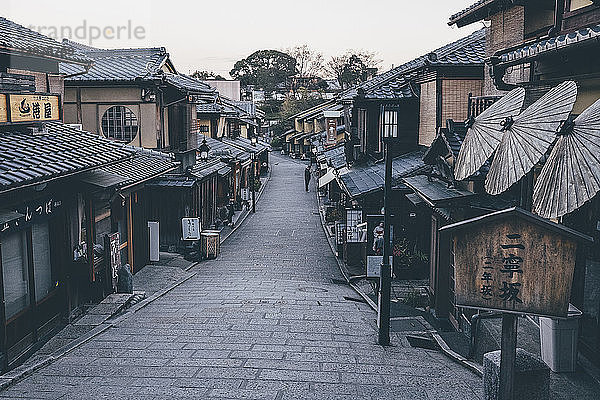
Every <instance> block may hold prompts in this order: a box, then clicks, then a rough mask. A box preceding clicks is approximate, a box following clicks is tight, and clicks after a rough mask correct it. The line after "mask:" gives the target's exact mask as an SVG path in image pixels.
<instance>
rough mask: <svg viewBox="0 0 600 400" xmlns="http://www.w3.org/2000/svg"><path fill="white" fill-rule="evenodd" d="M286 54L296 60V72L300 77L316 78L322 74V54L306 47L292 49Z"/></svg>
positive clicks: (304, 45)
mask: <svg viewBox="0 0 600 400" xmlns="http://www.w3.org/2000/svg"><path fill="white" fill-rule="evenodd" d="M286 53H288V54H289V55H290V56H292V57H294V58H295V59H296V70H297V71H298V75H299V76H300V77H316V76H320V75H321V74H322V73H323V61H324V59H323V54H321V53H319V52H318V51H316V50H313V49H311V48H310V47H308V45H306V44H303V45H301V46H296V47H292V48H291V49H288V50H287V51H286Z"/></svg>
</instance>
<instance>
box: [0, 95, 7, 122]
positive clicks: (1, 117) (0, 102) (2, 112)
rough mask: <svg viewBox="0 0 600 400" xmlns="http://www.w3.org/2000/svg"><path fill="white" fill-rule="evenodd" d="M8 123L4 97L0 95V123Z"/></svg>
mask: <svg viewBox="0 0 600 400" xmlns="http://www.w3.org/2000/svg"><path fill="white" fill-rule="evenodd" d="M4 122H8V112H7V111H6V95H4V94H0V123H4Z"/></svg>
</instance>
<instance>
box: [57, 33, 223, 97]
mask: <svg viewBox="0 0 600 400" xmlns="http://www.w3.org/2000/svg"><path fill="white" fill-rule="evenodd" d="M64 43H65V44H66V45H68V46H70V47H71V48H72V49H74V51H76V52H77V53H78V54H82V55H85V56H86V57H89V58H90V59H92V60H93V65H92V67H91V68H90V69H89V71H88V72H87V73H84V74H80V75H75V76H71V77H68V78H66V82H67V83H68V82H94V81H98V82H104V81H110V82H123V81H125V82H129V81H134V80H136V79H147V80H154V81H163V82H164V83H166V84H169V85H171V86H173V87H175V88H176V89H178V90H181V91H183V92H192V93H200V94H206V95H209V96H211V97H212V96H214V95H215V94H216V92H215V90H214V89H212V88H211V87H210V86H208V85H207V84H205V83H203V82H201V81H199V80H197V79H195V78H192V77H190V76H187V75H183V74H178V73H170V72H164V71H163V70H162V69H161V68H162V66H163V64H164V63H166V62H167V61H168V59H169V54H168V53H167V51H166V49H165V48H164V47H150V48H137V49H98V48H95V47H90V46H85V45H82V44H81V43H76V42H72V41H69V40H65V41H64ZM83 71H84V70H83V68H82V67H79V66H74V65H69V64H65V63H61V64H60V72H61V73H65V74H78V73H81V72H83Z"/></svg>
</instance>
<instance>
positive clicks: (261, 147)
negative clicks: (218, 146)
mask: <svg viewBox="0 0 600 400" xmlns="http://www.w3.org/2000/svg"><path fill="white" fill-rule="evenodd" d="M223 142H224V143H227V144H229V145H231V146H234V147H237V148H239V149H241V150H244V151H247V152H250V153H251V152H255V153H262V152H264V151H266V150H269V146H268V145H266V144H264V143H261V142H258V143H256V144H255V145H253V144H252V142H251V141H250V140H249V139H246V138H243V137H238V138H236V139H230V138H227V137H224V138H223Z"/></svg>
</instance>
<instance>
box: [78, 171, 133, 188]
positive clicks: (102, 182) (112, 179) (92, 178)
mask: <svg viewBox="0 0 600 400" xmlns="http://www.w3.org/2000/svg"><path fill="white" fill-rule="evenodd" d="M80 179H81V181H82V182H83V183H87V184H89V185H92V186H96V187H99V188H103V189H105V188H109V187H112V186H117V185H119V184H121V183H123V182H125V181H127V179H126V178H124V177H122V176H120V175H116V174H112V173H110V172H106V171H102V170H100V169H97V170H94V171H89V172H86V173H85V174H84V175H83V176H82V177H81V178H80Z"/></svg>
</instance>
